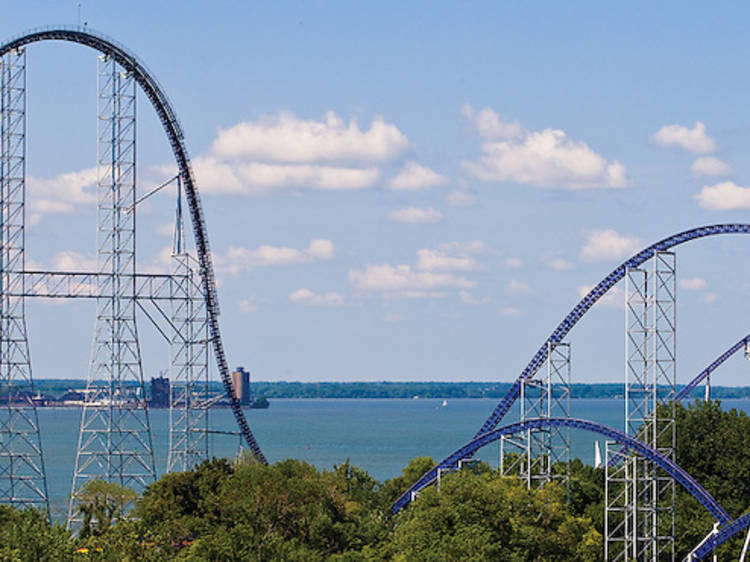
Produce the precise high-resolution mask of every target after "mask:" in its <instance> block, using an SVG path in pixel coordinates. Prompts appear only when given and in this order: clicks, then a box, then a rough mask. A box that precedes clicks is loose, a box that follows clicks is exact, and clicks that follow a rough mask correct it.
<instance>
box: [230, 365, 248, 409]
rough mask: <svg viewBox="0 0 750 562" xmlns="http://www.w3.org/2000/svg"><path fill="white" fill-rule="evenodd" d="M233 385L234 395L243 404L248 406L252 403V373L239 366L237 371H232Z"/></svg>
mask: <svg viewBox="0 0 750 562" xmlns="http://www.w3.org/2000/svg"><path fill="white" fill-rule="evenodd" d="M232 387H233V388H234V397H235V398H237V400H239V401H240V404H242V405H243V406H248V405H249V404H250V373H248V372H247V371H246V370H245V369H244V368H242V367H237V370H236V371H232Z"/></svg>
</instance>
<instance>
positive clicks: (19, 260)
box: [0, 50, 49, 509]
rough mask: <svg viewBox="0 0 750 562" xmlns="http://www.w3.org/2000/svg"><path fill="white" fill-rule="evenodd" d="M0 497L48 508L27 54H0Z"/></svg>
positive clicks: (14, 503)
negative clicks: (28, 293)
mask: <svg viewBox="0 0 750 562" xmlns="http://www.w3.org/2000/svg"><path fill="white" fill-rule="evenodd" d="M0 184H1V186H2V189H1V193H2V205H1V206H2V219H1V220H2V227H1V228H0V231H1V236H2V256H1V257H0V270H1V274H0V276H1V277H2V279H1V283H2V285H1V287H0V301H1V302H0V385H2V386H1V388H0V396H2V398H0V400H1V401H2V405H1V407H0V502H3V503H9V504H11V505H22V506H23V505H30V506H35V507H41V508H43V509H49V503H48V499H47V480H46V477H45V471H44V458H43V454H42V444H41V439H40V435H39V419H38V417H37V411H36V408H35V407H34V404H33V403H32V401H31V398H32V396H34V384H33V377H32V373H31V357H30V351H29V341H28V334H27V330H26V310H25V299H24V297H23V296H15V294H18V293H22V292H23V284H24V277H23V274H21V273H19V272H21V271H23V269H24V264H25V247H24V246H25V199H26V54H25V52H24V51H23V50H15V51H11V52H9V53H8V54H7V55H5V56H4V57H3V58H2V59H0Z"/></svg>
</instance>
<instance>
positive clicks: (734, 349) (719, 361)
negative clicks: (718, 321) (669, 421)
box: [674, 334, 750, 402]
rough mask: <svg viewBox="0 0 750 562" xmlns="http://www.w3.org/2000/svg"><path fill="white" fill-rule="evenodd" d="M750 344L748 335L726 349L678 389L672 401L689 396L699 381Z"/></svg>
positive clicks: (749, 335)
mask: <svg viewBox="0 0 750 562" xmlns="http://www.w3.org/2000/svg"><path fill="white" fill-rule="evenodd" d="M748 342H750V334H748V335H746V336H745V337H744V338H742V339H741V340H740V341H738V342H737V343H735V344H734V345H733V346H732V347H730V348H729V349H727V350H726V351H725V352H724V353H722V354H721V355H719V356H718V357H717V358H716V359H714V360H713V362H712V363H711V364H710V365H709V366H708V367H706V368H705V369H703V370H702V371H701V372H700V373H698V375H697V376H696V377H695V378H694V379H693V380H691V381H690V382H689V383H688V384H686V385H685V387H684V388H682V389H680V391H679V392H678V393H677V394H675V396H674V399H675V401H676V402H679V401H680V400H682V399H683V398H685V396H687V395H688V394H690V393H691V392H692V391H693V389H694V388H695V387H696V386H698V385H699V384H700V383H701V381H703V380H705V378H706V377H707V376H709V375H710V374H711V373H713V372H714V371H715V370H716V369H717V368H718V367H719V366H720V365H721V364H722V363H724V361H726V360H727V359H729V358H730V357H731V356H732V355H734V354H735V353H737V352H738V351H739V350H740V349H742V348H744V347H745V345H747V343H748Z"/></svg>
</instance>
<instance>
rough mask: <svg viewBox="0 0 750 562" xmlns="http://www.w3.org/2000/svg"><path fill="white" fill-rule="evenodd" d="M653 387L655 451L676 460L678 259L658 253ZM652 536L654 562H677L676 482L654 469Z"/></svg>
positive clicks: (654, 314)
mask: <svg viewBox="0 0 750 562" xmlns="http://www.w3.org/2000/svg"><path fill="white" fill-rule="evenodd" d="M653 262H654V264H653V265H654V267H653V279H654V283H653V284H654V292H653V306H652V315H653V320H652V322H653V331H652V340H653V349H654V351H653V363H652V366H651V367H652V372H653V384H654V396H655V403H654V406H653V408H652V422H651V423H652V424H653V427H654V432H653V437H652V443H651V445H652V447H654V448H655V449H656V450H658V451H659V452H660V453H661V454H662V455H664V456H665V457H667V458H669V459H670V460H672V461H674V460H675V447H676V441H677V434H676V431H677V429H676V423H675V403H674V396H675V394H676V393H677V360H676V359H677V307H676V303H677V258H676V256H675V254H674V253H673V252H656V255H655V256H654V259H653ZM652 471H653V475H654V481H653V483H652V494H651V495H652V498H653V499H652V504H653V515H652V522H651V526H652V535H653V537H654V547H653V552H654V559H657V560H674V531H675V520H674V518H675V482H674V480H673V479H672V478H671V477H670V476H669V475H668V474H666V473H665V472H664V471H663V470H661V469H660V468H658V467H657V466H655V465H652Z"/></svg>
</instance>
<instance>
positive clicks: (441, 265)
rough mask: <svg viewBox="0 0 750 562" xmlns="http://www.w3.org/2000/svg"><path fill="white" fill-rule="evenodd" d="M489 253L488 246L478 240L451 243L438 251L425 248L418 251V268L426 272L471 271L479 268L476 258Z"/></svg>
mask: <svg viewBox="0 0 750 562" xmlns="http://www.w3.org/2000/svg"><path fill="white" fill-rule="evenodd" d="M487 251H488V248H487V246H485V245H484V244H483V243H482V242H480V241H478V240H474V241H471V242H451V243H449V244H443V245H442V246H440V247H439V248H437V249H429V248H424V249H421V250H417V264H416V268H417V269H419V270H424V271H471V270H474V269H478V268H479V264H478V263H477V261H476V258H474V256H475V255H477V254H482V253H484V252H487Z"/></svg>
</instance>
